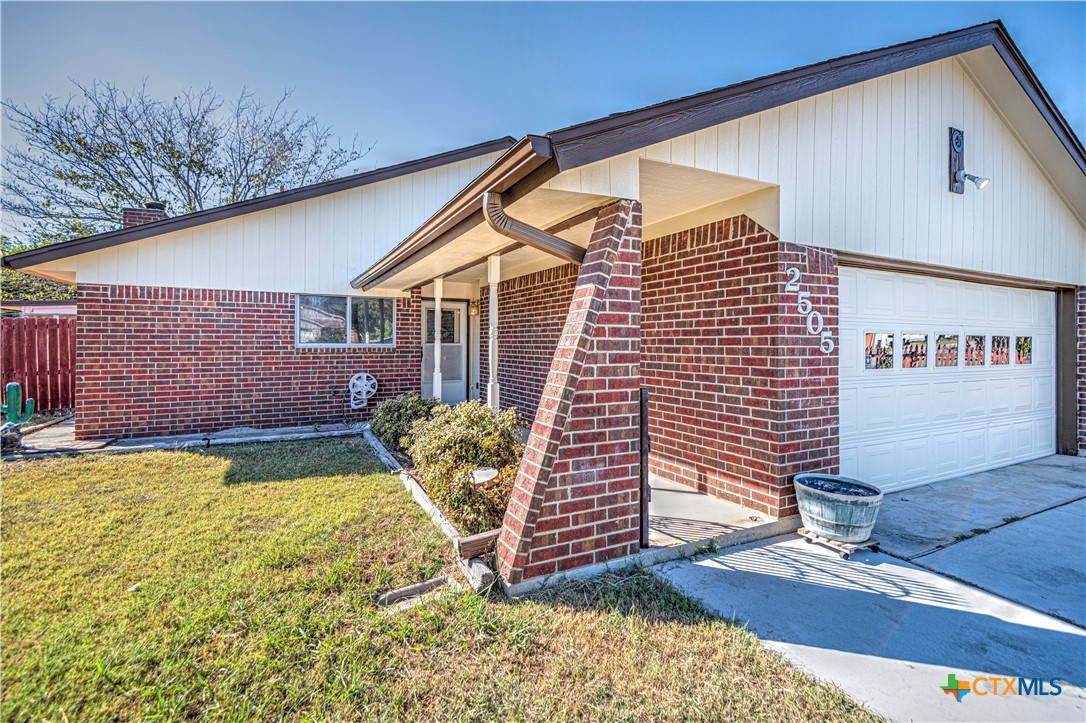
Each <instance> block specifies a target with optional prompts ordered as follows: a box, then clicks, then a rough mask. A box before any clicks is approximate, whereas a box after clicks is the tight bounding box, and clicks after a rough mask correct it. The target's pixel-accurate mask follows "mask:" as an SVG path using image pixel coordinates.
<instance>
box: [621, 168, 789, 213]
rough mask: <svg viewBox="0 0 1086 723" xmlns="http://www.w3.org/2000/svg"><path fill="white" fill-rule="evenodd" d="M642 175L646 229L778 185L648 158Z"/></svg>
mask: <svg viewBox="0 0 1086 723" xmlns="http://www.w3.org/2000/svg"><path fill="white" fill-rule="evenodd" d="M639 175H640V188H641V204H642V211H643V214H644V225H645V226H652V225H654V224H658V223H660V222H662V221H666V220H667V219H669V218H674V217H676V216H682V215H683V214H687V213H690V212H691V211H695V210H697V209H699V208H704V207H706V206H711V205H713V204H717V203H720V202H722V201H728V200H730V199H733V198H738V197H739V196H745V195H747V194H748V193H753V192H754V191H761V190H763V189H766V188H771V187H773V185H774V184H772V183H766V182H765V181H758V180H755V179H751V178H742V177H740V176H730V175H727V174H724V173H714V172H713V171H704V170H701V169H697V168H691V167H689V166H679V165H674V164H671V163H661V162H660V161H649V160H646V159H644V158H642V159H641V160H640V162H639Z"/></svg>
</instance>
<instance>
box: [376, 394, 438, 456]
mask: <svg viewBox="0 0 1086 723" xmlns="http://www.w3.org/2000/svg"><path fill="white" fill-rule="evenodd" d="M440 403H441V402H439V401H437V400H436V399H434V398H432V397H423V396H420V395H419V393H418V392H411V393H410V394H402V395H400V396H398V397H396V398H395V399H389V400H387V401H384V402H381V403H380V404H378V405H377V406H376V407H375V408H374V410H373V416H372V417H371V418H370V429H372V430H373V433H374V434H375V435H377V439H379V440H381V443H382V444H384V445H385V446H386V447H388V448H389V449H391V450H393V451H396V452H404V451H406V449H407V446H408V444H409V443H410V439H409V438H410V435H411V427H412V426H413V425H414V424H415V422H417V421H419V420H420V419H425V418H427V417H429V416H430V413H431V412H432V411H433V410H434V408H435V407H436V406H437V405H439V404H440Z"/></svg>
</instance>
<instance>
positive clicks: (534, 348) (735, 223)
mask: <svg viewBox="0 0 1086 723" xmlns="http://www.w3.org/2000/svg"><path fill="white" fill-rule="evenodd" d="M643 263H644V265H643V268H642V292H643V295H644V296H643V299H642V317H641V334H642V348H641V354H642V363H641V374H642V383H643V384H645V385H646V386H648V387H649V390H650V391H649V395H650V420H649V421H650V430H651V433H652V436H653V450H654V453H653V455H652V456H651V458H650V462H651V465H652V471H653V472H655V473H657V474H659V475H661V476H663V477H665V478H668V479H673V480H675V481H679V482H682V483H684V484H689V485H692V486H694V487H697V488H698V489H701V490H703V491H706V492H710V493H712V494H715V495H717V496H720V497H723V498H725V499H730V500H732V501H735V502H738V503H740V504H743V505H745V506H748V507H750V508H752V509H756V510H759V511H761V512H764V513H766V514H769V515H774V516H782V515H788V514H792V513H794V511H795V510H794V504H795V500H794V497H793V495H792V490H791V476H792V475H793V474H795V473H796V472H799V471H805V470H807V471H810V470H820V471H836V470H837V467H838V457H837V454H838V452H837V438H838V419H837V416H838V406H837V393H838V386H837V362H838V359H837V353H836V349H835V350H834V353H831V354H823V353H821V352H820V351H819V349H818V345H819V338H818V337H814V336H811V335H809V334H808V333H807V330H806V328H805V323H806V322H805V317H803V316H800V315H799V314H798V313H796V311H795V306H796V303H797V298H796V295H795V293H786V292H785V290H784V281H785V269H786V268H788V267H789V266H796V267H797V268H799V269H800V270H801V271H802V272H803V287H804V290H806V291H809V292H811V297H810V299H811V301H812V304H813V305H814V307H815V308H817V309H818V310H819V311H820V312H821V313H822V314H823V316H824V319H825V328H826V329H829V330H830V331H831V332H832V334H833V339H834V344H835V346H836V344H837V306H838V302H837V267H836V261H835V257H834V255H833V254H832V253H831V252H825V251H820V250H816V249H810V248H807V247H803V246H798V245H794V244H786V243H783V242H781V241H778V240H777V239H775V238H774V237H772V236H771V235H770V234H769V233H768V232H767V231H765V230H764V229H762V228H761V227H759V226H758V225H757V224H755V223H754V222H753V221H751V220H750V219H748V218H746V217H738V218H733V219H728V220H725V221H720V222H717V223H714V224H709V225H707V226H703V227H700V228H696V229H690V230H688V231H684V232H681V233H677V234H673V235H670V236H667V237H664V238H659V239H653V240H650V241H646V242H645V244H644V261H643ZM576 271H577V267H576V266H574V265H567V266H561V267H558V268H555V269H550V270H547V271H542V272H537V273H534V274H528V275H526V276H522V277H519V278H516V279H510V280H508V281H503V282H502V283H501V285H500V287H499V310H500V313H499V315H498V325H499V362H498V369H499V379H498V380H499V382H500V383H501V385H502V386H501V397H502V405H503V406H509V405H511V404H512V405H515V406H517V408H518V409H520V410H521V411H522V412H523V413H525V414H526V415H527V416H529V417H530V416H531V415H532V413H533V410H534V409H535V408H536V406H537V405H538V403H539V396H540V393H541V391H542V389H543V385H544V383H545V381H546V373H547V368H548V365H549V362H550V359H551V356H552V355H553V353H554V349H555V346H556V345H557V340H558V336H559V332H560V329H561V327H562V325H563V324H564V322H565V314H566V311H567V310H568V308H569V302H570V299H571V298H572V294H573V286H574V283H575V281H576V276H575V274H576ZM480 297H481V298H480V301H481V304H480V309H481V311H480V318H481V324H482V329H483V330H484V331H483V333H482V334H481V337H482V359H483V360H485V359H486V358H487V356H486V355H487V349H486V344H487V342H486V338H485V337H486V334H485V329H486V325H487V309H486V301H487V294H486V293H485V291H483V292H481V293H480ZM482 366H483V369H482V388H483V389H485V385H486V381H487V379H486V368H485V363H484V364H483V365H482Z"/></svg>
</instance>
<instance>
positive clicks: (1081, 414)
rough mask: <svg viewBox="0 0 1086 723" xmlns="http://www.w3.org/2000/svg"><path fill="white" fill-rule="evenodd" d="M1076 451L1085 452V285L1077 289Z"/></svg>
mask: <svg viewBox="0 0 1086 723" xmlns="http://www.w3.org/2000/svg"><path fill="white" fill-rule="evenodd" d="M1075 368H1076V369H1077V372H1078V375H1077V376H1078V378H1077V384H1078V389H1077V390H1076V391H1077V395H1076V396H1077V397H1078V452H1079V454H1084V453H1086V286H1083V287H1079V289H1078V358H1077V359H1076V367H1075Z"/></svg>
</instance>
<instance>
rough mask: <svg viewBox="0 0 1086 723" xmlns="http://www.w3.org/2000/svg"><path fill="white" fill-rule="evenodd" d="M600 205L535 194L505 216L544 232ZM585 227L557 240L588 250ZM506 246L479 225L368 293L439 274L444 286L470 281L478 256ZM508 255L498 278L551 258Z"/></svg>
mask: <svg viewBox="0 0 1086 723" xmlns="http://www.w3.org/2000/svg"><path fill="white" fill-rule="evenodd" d="M606 200H607V197H605V196H596V195H591V194H585V193H574V192H572V191H555V190H550V189H536V190H535V191H533V192H531V193H529V194H528V195H527V196H525V197H524V198H522V199H520V200H519V201H517V202H516V203H514V204H512V205H510V206H509V208H508V209H507V211H508V213H509V215H510V216H511V217H513V218H515V219H517V220H518V221H523V222H524V223H528V224H531V225H532V226H536V227H538V228H548V227H550V226H553V225H554V224H556V223H558V222H560V221H562V220H563V219H567V218H570V217H572V216H575V215H577V214H578V213H580V212H582V211H585V210H587V209H590V208H593V207H594V206H598V205H600V204H601V203H603V202H604V201H606ZM591 228H592V226H591V224H590V223H587V222H586V223H584V224H581V225H580V226H577V227H574V228H572V229H568V230H566V231H563V232H561V233H560V234H558V235H559V236H561V237H562V238H564V239H566V240H568V241H572V242H573V243H576V244H578V245H579V246H582V247H583V246H587V245H588V236H589V232H590V231H591ZM585 229H587V231H586V230H585ZM512 243H515V241H514V239H511V238H508V237H506V236H502V235H501V234H499V233H497V232H496V231H494V230H493V229H492V228H490V226H488V225H487V224H485V223H482V224H479V225H477V226H475V227H474V228H472V229H471V230H470V231H468V232H466V233H464V234H463V235H461V236H459V237H457V238H455V239H453V240H452V241H450V242H449V243H448V244H446V245H445V246H443V247H441V248H440V249H438V250H437V251H435V252H433V253H431V254H430V255H429V256H426V257H424V258H422V259H420V260H419V261H418V262H417V263H415V264H413V265H411V266H410V267H409V268H407V269H404V270H403V271H401V272H399V273H398V274H395V275H394V276H392V277H390V278H388V279H385V280H384V281H382V282H381V283H380V284H378V285H377V286H376V287H374V288H375V289H409V288H412V287H414V286H418V285H420V284H426V283H429V282H430V281H432V280H433V279H434V278H435V277H437V276H441V275H446V276H445V278H447V279H449V280H450V281H475V280H477V279H479V278H480V276H481V274H480V272H479V271H478V269H485V259H483V257H485V256H486V255H488V254H491V253H494V252H496V251H498V250H500V249H502V248H504V247H505V246H508V245H510V244H512ZM514 254H515V255H514ZM508 256H509V259H508V264H507V263H505V257H503V269H502V276H509V274H508V273H507V272H506V268H507V267H508V268H513V267H524V266H527V265H534V264H535V263H536V262H542V261H545V260H546V259H551V258H554V257H553V256H550V255H549V254H547V253H545V252H543V251H538V250H536V249H518V250H517V251H515V252H510V253H509V254H508ZM476 260H478V263H477V264H476V265H475V266H474V267H472V268H471V269H465V270H463V271H460V272H458V273H456V274H449V273H448V272H449V271H452V270H453V269H456V268H459V267H461V266H463V265H464V264H466V263H470V262H472V261H476ZM555 262H556V264H560V263H564V262H563V261H561V260H559V259H556V258H555ZM484 273H485V272H484Z"/></svg>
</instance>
